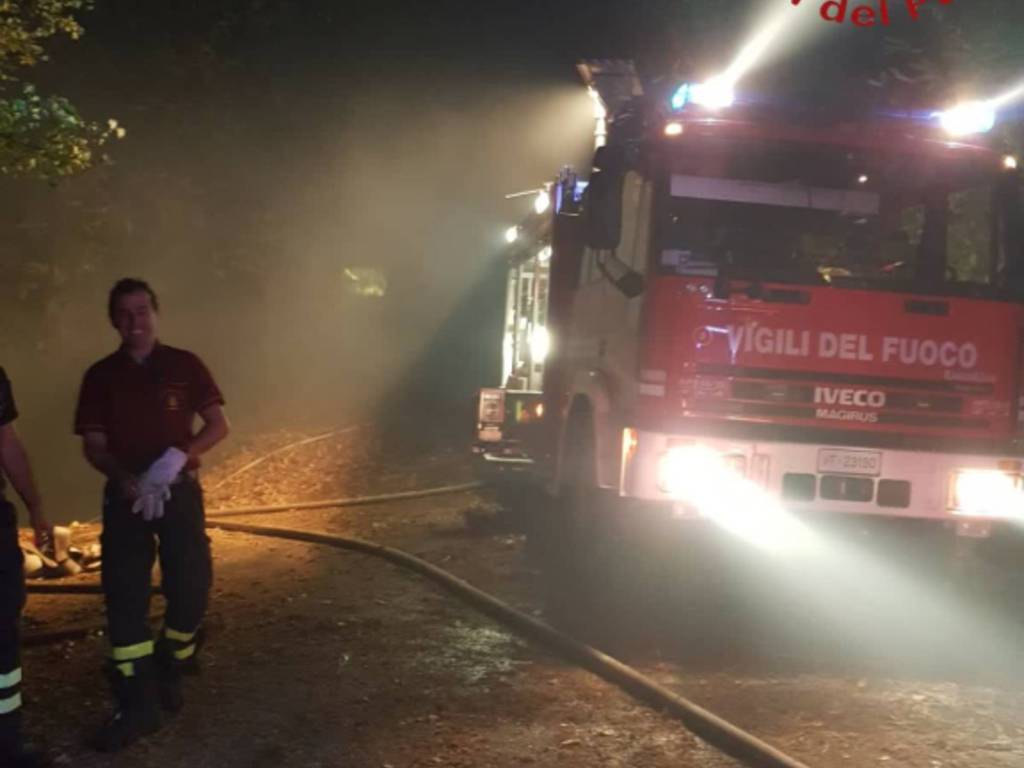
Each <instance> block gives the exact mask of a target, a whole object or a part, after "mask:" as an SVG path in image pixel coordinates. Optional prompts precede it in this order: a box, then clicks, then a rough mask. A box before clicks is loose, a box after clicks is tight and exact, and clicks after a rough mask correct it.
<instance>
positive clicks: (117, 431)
mask: <svg viewBox="0 0 1024 768" xmlns="http://www.w3.org/2000/svg"><path fill="white" fill-rule="evenodd" d="M107 309H108V314H109V317H110V322H111V324H112V325H113V326H114V328H115V329H116V330H117V331H118V333H119V334H120V336H121V347H120V349H118V350H117V351H116V352H114V353H113V354H112V355H109V356H108V357H106V358H104V359H103V360H100V361H99V362H98V363H96V364H95V365H93V366H92V367H91V368H89V370H88V371H87V372H86V374H85V378H84V380H83V382H82V389H81V392H80V394H79V400H78V409H77V412H76V415H75V432H76V434H79V435H81V436H82V440H83V446H84V452H85V456H86V458H87V459H88V461H89V463H90V464H91V465H92V466H93V467H95V468H96V469H97V470H98V471H99V472H101V473H102V474H103V475H105V476H106V478H107V483H106V486H105V488H104V492H103V533H102V537H101V543H102V548H103V573H102V575H103V592H104V596H105V600H106V608H107V621H108V623H109V634H110V643H111V655H110V662H109V664H108V666H107V671H108V674H109V677H110V679H111V683H112V686H113V690H114V697H115V705H116V710H115V714H114V716H113V717H112V718H111V719H110V721H109V722H107V723H106V724H105V725H104V726H103V728H102V729H101V730H100V732H99V733H98V734H97V737H96V740H95V746H96V747H97V748H98V749H101V750H103V751H116V750H118V749H120V748H121V747H123V746H126V745H127V744H129V743H131V742H133V741H135V740H136V739H138V738H139V737H141V736H145V735H147V734H150V733H153V732H154V731H156V730H157V729H158V728H159V727H160V722H161V708H162V709H164V710H165V711H168V712H172V713H173V712H176V711H178V710H179V709H181V706H182V704H183V700H182V692H181V675H182V673H183V672H186V671H189V670H190V669H194V668H195V662H196V652H197V649H198V646H199V640H200V633H199V630H200V622H201V620H202V618H203V614H204V612H205V610H206V605H207V599H208V595H209V590H210V584H211V580H212V562H211V558H210V544H209V539H208V538H207V537H206V532H205V529H204V522H205V520H204V510H203V497H202V489H201V488H200V485H199V481H198V475H197V469H198V466H199V461H198V457H199V456H200V455H201V454H203V453H205V452H206V451H208V450H209V449H210V448H212V447H213V446H214V445H216V444H217V443H219V442H220V441H221V440H223V439H224V437H225V436H226V435H227V433H228V423H227V420H226V418H225V416H224V413H223V410H222V406H223V404H224V399H223V397H222V396H221V393H220V390H219V389H218V388H217V385H216V384H215V383H214V380H213V377H212V376H211V375H210V373H209V371H208V370H207V368H206V366H205V365H203V363H202V362H201V361H200V360H199V358H198V357H196V356H195V355H194V354H192V353H191V352H186V351H184V350H180V349H175V348H173V347H168V346H164V345H163V344H161V343H160V342H159V341H157V337H156V314H157V310H158V309H159V306H158V303H157V296H156V294H155V293H154V292H153V290H152V289H151V288H150V287H149V285H147V284H146V283H145V282H143V281H141V280H134V279H125V280H121V281H119V282H118V283H117V284H116V285H115V286H114V287H113V289H112V290H111V292H110V297H109V302H108V307H107ZM197 415H198V416H199V418H200V420H201V421H202V428H201V429H200V430H199V432H198V433H196V434H193V422H194V421H195V417H196V416H197ZM157 540H159V558H160V570H161V573H162V578H163V581H162V586H163V590H164V596H165V598H166V601H167V612H166V617H165V626H164V627H163V629H162V631H161V632H160V635H159V637H158V638H157V641H156V643H155V644H154V642H153V637H152V634H151V632H150V629H149V625H148V622H147V613H148V608H149V598H150V578H151V572H152V568H153V561H154V557H155V554H156V541H157Z"/></svg>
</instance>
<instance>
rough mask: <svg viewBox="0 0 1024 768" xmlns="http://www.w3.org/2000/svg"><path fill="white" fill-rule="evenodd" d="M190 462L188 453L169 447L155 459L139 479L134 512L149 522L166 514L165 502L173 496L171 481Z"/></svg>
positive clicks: (133, 505) (133, 506)
mask: <svg viewBox="0 0 1024 768" xmlns="http://www.w3.org/2000/svg"><path fill="white" fill-rule="evenodd" d="M186 463H188V454H187V453H185V452H184V451H181V450H179V449H177V448H168V449H167V450H166V451H164V453H163V455H162V456H161V457H160V458H159V459H157V460H156V461H154V462H153V463H152V464H151V465H150V467H149V469H147V470H146V474H144V475H143V476H142V477H141V478H140V479H139V498H137V499H136V500H135V503H134V504H132V512H134V513H135V514H136V515H138V514H140V513H141V514H142V519H143V520H145V521H146V522H147V523H149V522H152V521H153V520H159V519H160V518H161V517H163V516H164V502H165V501H167V500H168V499H170V498H171V483H173V482H174V481H175V480H176V479H177V477H178V475H179V474H181V470H182V469H184V468H185V464H186Z"/></svg>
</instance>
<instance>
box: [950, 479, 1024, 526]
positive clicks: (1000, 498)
mask: <svg viewBox="0 0 1024 768" xmlns="http://www.w3.org/2000/svg"><path fill="white" fill-rule="evenodd" d="M950 491H951V493H950V502H949V507H950V510H951V511H952V512H953V513H954V514H958V515H969V516H973V517H999V518H1011V517H1022V516H1024V492H1022V490H1021V476H1020V475H1019V474H1017V473H1014V472H1003V471H1001V470H998V469H964V470H960V471H959V472H955V473H953V478H952V482H951V483H950Z"/></svg>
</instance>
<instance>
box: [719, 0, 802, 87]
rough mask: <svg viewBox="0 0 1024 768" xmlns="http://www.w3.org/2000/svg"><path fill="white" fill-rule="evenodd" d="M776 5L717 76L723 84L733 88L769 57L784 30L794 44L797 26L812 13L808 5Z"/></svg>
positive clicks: (721, 84)
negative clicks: (801, 6)
mask: <svg viewBox="0 0 1024 768" xmlns="http://www.w3.org/2000/svg"><path fill="white" fill-rule="evenodd" d="M773 8H774V10H773V11H772V12H771V13H770V14H769V15H768V16H767V18H766V19H765V21H764V23H763V24H761V26H760V27H759V29H758V30H757V31H756V32H755V33H754V35H753V36H752V37H751V38H750V39H749V40H748V41H747V42H746V43H745V44H744V45H743V47H742V48H740V52H739V53H738V54H737V55H736V58H734V59H733V60H732V63H731V64H729V66H728V68H726V70H725V71H724V72H722V73H721V74H720V75H718V76H717V78H715V80H717V81H718V83H719V86H720V87H726V86H727V87H728V88H729V89H732V88H734V87H735V86H736V84H737V83H738V82H739V81H740V80H741V79H742V78H743V77H744V76H745V75H746V74H747V73H748V72H750V70H752V69H753V68H754V67H755V66H757V65H758V64H760V63H761V62H762V61H763V60H764V59H765V58H766V57H767V55H768V54H769V52H770V51H771V50H772V49H773V48H776V47H778V46H777V45H776V43H778V42H779V40H780V38H781V36H782V33H783V32H784V31H786V32H788V34H787V41H788V42H790V43H791V42H792V41H793V39H794V38H795V37H796V34H795V33H796V31H797V30H796V29H795V27H796V26H797V25H798V24H799V23H800V22H801V21H803V20H805V19H807V18H810V16H811V15H812V14H811V13H810V12H808V10H807V9H806V8H793V7H791V6H785V5H775V6H773Z"/></svg>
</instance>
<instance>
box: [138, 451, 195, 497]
mask: <svg viewBox="0 0 1024 768" xmlns="http://www.w3.org/2000/svg"><path fill="white" fill-rule="evenodd" d="M187 463H188V454H187V453H185V452H184V451H181V450H178V449H177V448H168V449H167V450H166V451H164V454H163V456H161V457H160V458H159V459H157V460H156V461H154V462H153V463H152V464H151V465H150V467H149V469H147V470H146V474H144V475H143V476H142V485H143V486H147V485H148V486H152V487H154V488H156V487H160V486H168V485H170V484H171V483H173V482H174V481H175V480H176V479H177V477H178V475H180V474H181V470H183V469H184V468H185V465H186V464H187Z"/></svg>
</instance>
